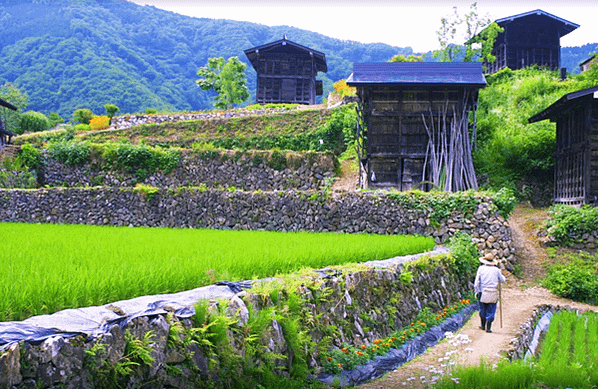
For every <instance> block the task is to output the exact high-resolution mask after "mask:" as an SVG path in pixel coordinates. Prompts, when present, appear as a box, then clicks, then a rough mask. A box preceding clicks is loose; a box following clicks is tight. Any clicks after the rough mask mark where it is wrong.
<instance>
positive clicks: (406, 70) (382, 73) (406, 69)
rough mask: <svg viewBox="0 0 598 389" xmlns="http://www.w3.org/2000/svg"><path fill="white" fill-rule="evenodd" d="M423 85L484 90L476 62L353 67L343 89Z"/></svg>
mask: <svg viewBox="0 0 598 389" xmlns="http://www.w3.org/2000/svg"><path fill="white" fill-rule="evenodd" d="M380 84H396V85H408V84H425V85H430V86H433V85H447V84H456V85H460V86H476V87H479V88H483V87H484V86H486V79H485V78H484V74H483V73H482V64H481V63H480V62H439V63H435V62H393V63H388V62H384V63H355V64H353V73H352V74H351V75H350V76H349V78H348V79H347V85H350V86H359V85H380Z"/></svg>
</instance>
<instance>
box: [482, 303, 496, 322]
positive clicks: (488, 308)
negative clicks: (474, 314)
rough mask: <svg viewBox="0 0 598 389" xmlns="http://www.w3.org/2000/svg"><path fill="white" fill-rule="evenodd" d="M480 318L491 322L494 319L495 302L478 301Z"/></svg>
mask: <svg viewBox="0 0 598 389" xmlns="http://www.w3.org/2000/svg"><path fill="white" fill-rule="evenodd" d="M479 304H480V307H479V311H480V319H482V320H486V321H487V322H490V323H492V322H493V321H494V314H495V313H496V303H483V302H481V301H480V303H479Z"/></svg>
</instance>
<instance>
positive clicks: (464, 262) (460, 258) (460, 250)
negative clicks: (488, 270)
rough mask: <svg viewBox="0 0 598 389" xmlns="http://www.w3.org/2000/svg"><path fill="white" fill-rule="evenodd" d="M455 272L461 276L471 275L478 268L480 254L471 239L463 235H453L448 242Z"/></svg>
mask: <svg viewBox="0 0 598 389" xmlns="http://www.w3.org/2000/svg"><path fill="white" fill-rule="evenodd" d="M448 245H449V247H450V249H451V256H452V258H453V259H454V261H455V262H454V265H455V270H456V272H457V274H459V275H461V276H468V275H470V274H473V273H474V271H475V269H477V268H478V265H479V258H480V252H479V251H478V248H477V246H476V244H475V242H474V241H473V239H472V238H471V236H469V235H467V234H465V233H457V234H455V235H454V236H453V237H452V238H451V239H450V240H449V242H448Z"/></svg>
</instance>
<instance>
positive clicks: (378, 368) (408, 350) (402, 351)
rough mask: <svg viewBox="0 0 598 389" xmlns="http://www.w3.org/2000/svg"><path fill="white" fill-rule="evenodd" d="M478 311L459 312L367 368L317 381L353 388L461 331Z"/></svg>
mask: <svg viewBox="0 0 598 389" xmlns="http://www.w3.org/2000/svg"><path fill="white" fill-rule="evenodd" d="M477 308H478V303H477V302H476V303H475V304H472V305H469V306H467V307H465V308H463V309H462V310H461V311H460V312H458V313H456V314H455V315H453V316H451V317H450V318H448V319H447V320H446V321H444V322H443V323H441V324H439V325H437V326H434V327H432V328H430V329H429V330H428V331H426V332H425V333H424V334H422V335H420V336H418V337H417V338H415V339H412V340H410V341H409V342H406V343H405V344H404V345H403V346H402V347H401V348H399V349H393V350H391V351H390V352H388V353H387V354H385V355H381V356H378V357H376V358H375V359H373V360H371V361H370V362H369V363H368V364H366V365H359V366H357V367H356V368H355V370H351V371H346V370H345V371H343V372H341V373H340V374H336V375H335V374H328V373H324V374H321V375H319V376H318V377H317V378H316V379H317V380H319V381H322V382H323V383H325V384H327V385H333V384H338V385H340V386H343V387H345V386H354V385H360V384H363V383H364V382H366V381H370V380H373V379H376V378H379V377H381V376H383V375H384V374H386V373H388V372H390V371H393V370H395V369H396V368H397V367H399V366H401V365H402V364H404V363H406V362H409V361H410V360H412V359H414V358H415V357H417V356H418V355H420V354H423V353H424V352H425V351H426V350H427V349H428V348H429V347H432V346H434V345H435V344H436V343H438V342H439V341H440V340H442V339H444V338H445V336H446V335H445V334H446V332H454V331H456V330H458V329H459V328H461V327H462V326H463V325H464V324H465V323H466V322H467V320H469V318H470V317H471V315H472V314H473V312H475V311H476V310H477Z"/></svg>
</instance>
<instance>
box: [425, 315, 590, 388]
mask: <svg viewBox="0 0 598 389" xmlns="http://www.w3.org/2000/svg"><path fill="white" fill-rule="evenodd" d="M597 331H598V314H596V313H594V312H588V313H584V314H582V315H579V314H577V313H576V312H572V311H560V312H557V313H556V314H555V315H554V316H553V318H552V321H551V323H550V327H549V329H548V332H547V334H546V337H545V338H544V340H543V342H542V344H541V350H540V355H539V356H538V357H537V358H536V360H535V361H532V362H531V363H530V362H526V361H523V360H519V361H514V362H508V361H503V362H501V363H499V364H498V365H497V366H496V368H492V367H490V366H489V365H488V364H485V363H484V362H483V361H481V362H480V366H476V367H462V366H459V367H456V368H455V369H453V370H452V371H451V372H450V374H447V375H445V376H444V377H442V378H441V379H440V380H439V381H438V383H437V384H436V385H435V386H434V388H436V389H445V388H480V389H482V388H483V389H495V388H496V389H498V388H501V389H502V388H504V389H507V388H509V389H516V388H521V389H523V388H582V389H591V388H596V385H598V373H597V372H596V370H597V367H598V354H597V351H598V336H597V335H598V334H597ZM582 354H585V355H582Z"/></svg>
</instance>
